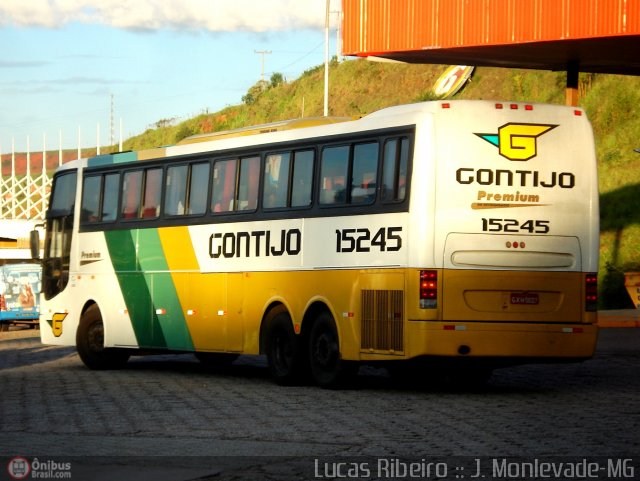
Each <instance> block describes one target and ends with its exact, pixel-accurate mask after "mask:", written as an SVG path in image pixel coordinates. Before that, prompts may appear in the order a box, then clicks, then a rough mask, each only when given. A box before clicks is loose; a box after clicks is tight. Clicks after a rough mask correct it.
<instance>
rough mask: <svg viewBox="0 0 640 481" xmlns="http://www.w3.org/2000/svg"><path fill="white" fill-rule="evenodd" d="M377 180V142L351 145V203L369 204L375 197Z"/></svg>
mask: <svg viewBox="0 0 640 481" xmlns="http://www.w3.org/2000/svg"><path fill="white" fill-rule="evenodd" d="M377 180H378V143H377V142H369V143H366V144H356V145H354V147H353V170H352V177H351V203H352V204H371V203H372V202H373V201H374V200H375V198H376V186H377Z"/></svg>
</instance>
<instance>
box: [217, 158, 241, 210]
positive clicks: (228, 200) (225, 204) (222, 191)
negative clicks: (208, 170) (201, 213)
mask: <svg viewBox="0 0 640 481" xmlns="http://www.w3.org/2000/svg"><path fill="white" fill-rule="evenodd" d="M236 162H237V160H236V159H231V160H219V161H217V162H216V163H215V164H214V166H213V198H212V200H211V210H212V211H213V212H229V211H232V210H233V208H234V199H235V192H236Z"/></svg>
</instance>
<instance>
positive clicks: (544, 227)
mask: <svg viewBox="0 0 640 481" xmlns="http://www.w3.org/2000/svg"><path fill="white" fill-rule="evenodd" d="M482 231H483V232H509V233H514V234H517V233H521V232H529V233H530V234H548V233H549V221H548V220H526V221H524V222H522V223H520V221H518V220H517V219H485V218H484V217H483V218H482Z"/></svg>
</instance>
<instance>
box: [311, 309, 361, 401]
mask: <svg viewBox="0 0 640 481" xmlns="http://www.w3.org/2000/svg"><path fill="white" fill-rule="evenodd" d="M309 362H310V364H311V373H312V375H313V378H314V379H315V381H316V384H317V385H318V386H320V387H324V388H329V389H333V388H340V387H344V386H345V385H346V384H347V382H348V381H349V380H351V379H352V378H353V375H354V374H355V368H356V365H355V364H354V363H349V362H346V361H343V360H342V358H341V356H340V344H339V340H338V331H337V329H336V325H335V323H334V321H333V316H331V314H329V313H328V312H323V313H322V314H320V315H319V316H318V318H317V319H316V321H315V322H314V324H313V326H312V328H311V335H310V336H309Z"/></svg>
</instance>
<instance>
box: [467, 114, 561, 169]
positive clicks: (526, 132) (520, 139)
mask: <svg viewBox="0 0 640 481" xmlns="http://www.w3.org/2000/svg"><path fill="white" fill-rule="evenodd" d="M556 127H557V125H549V124H514V123H508V124H504V125H503V126H502V127H500V128H499V129H498V133H497V134H476V135H477V136H478V137H480V138H481V139H483V140H486V141H487V142H489V143H490V144H492V145H495V146H496V147H498V152H499V153H500V155H501V156H503V157H504V158H506V159H509V160H516V161H525V160H529V159H532V158H534V157H535V156H536V155H537V154H538V151H537V142H536V140H537V138H538V137H540V136H541V135H542V134H544V133H546V132H549V131H550V130H551V129H555V128H556Z"/></svg>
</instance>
